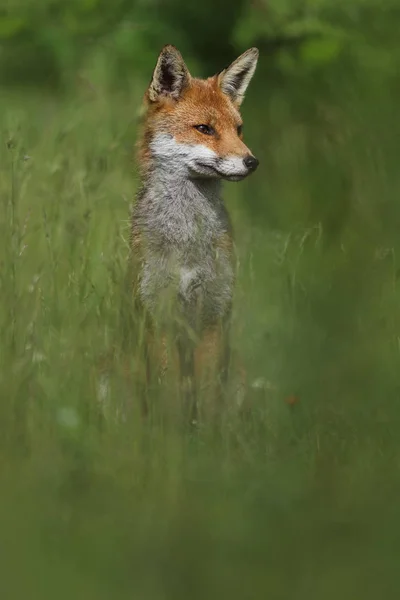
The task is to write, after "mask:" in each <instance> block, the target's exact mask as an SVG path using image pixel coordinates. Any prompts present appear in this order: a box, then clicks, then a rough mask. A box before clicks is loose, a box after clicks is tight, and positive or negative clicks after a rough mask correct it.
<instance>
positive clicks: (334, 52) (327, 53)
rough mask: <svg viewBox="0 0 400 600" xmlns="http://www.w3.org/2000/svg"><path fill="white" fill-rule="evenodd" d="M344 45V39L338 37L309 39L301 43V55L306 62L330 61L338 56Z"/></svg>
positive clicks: (319, 62)
mask: <svg viewBox="0 0 400 600" xmlns="http://www.w3.org/2000/svg"><path fill="white" fill-rule="evenodd" d="M342 46H343V43H342V40H340V39H338V38H321V39H318V40H316V39H314V40H308V41H306V42H304V43H303V44H302V45H301V49H300V56H301V58H302V59H303V60H304V61H305V62H306V63H312V64H322V63H328V62H332V61H333V60H335V59H336V58H337V57H338V55H339V54H340V51H341V49H342Z"/></svg>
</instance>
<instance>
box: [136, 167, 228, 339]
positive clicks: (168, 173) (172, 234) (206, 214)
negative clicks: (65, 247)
mask: <svg viewBox="0 0 400 600" xmlns="http://www.w3.org/2000/svg"><path fill="white" fill-rule="evenodd" d="M170 159H171V160H169V161H168V160H162V161H161V160H160V161H155V164H154V166H153V170H152V172H151V176H150V177H149V179H148V181H147V182H145V185H144V186H143V189H142V192H141V193H140V194H139V197H138V199H137V203H136V206H135V208H134V212H133V226H134V227H135V228H136V229H137V230H138V231H140V234H141V243H142V244H143V250H142V256H143V258H142V264H141V267H140V275H139V286H138V293H139V295H140V299H141V303H142V304H143V306H144V307H145V308H146V309H147V310H148V311H149V313H150V314H151V315H152V317H153V319H155V320H156V321H157V322H159V323H160V324H161V325H167V324H168V322H169V321H170V319H171V316H172V317H173V318H174V319H178V320H179V319H183V320H184V321H185V322H186V323H187V324H188V325H189V326H190V327H191V328H192V329H193V330H194V331H195V332H196V333H197V334H200V333H201V330H202V329H203V328H204V327H206V326H209V325H213V324H217V323H218V322H219V321H220V320H223V319H224V318H225V317H227V316H228V314H229V312H230V307H231V303H232V293H233V285H234V268H233V264H232V256H231V254H230V253H229V251H228V250H227V249H225V248H224V247H222V248H221V247H218V246H217V244H218V240H219V239H220V238H221V236H223V235H224V234H229V235H230V231H231V224H230V220H229V216H228V213H227V211H226V209H225V206H224V203H223V200H222V198H221V186H220V181H218V180H216V179H211V178H210V179H207V178H204V179H200V178H193V179H191V178H189V177H188V172H187V169H186V168H183V166H182V164H177V161H176V156H175V159H173V157H172V156H170ZM178 162H179V161H178Z"/></svg>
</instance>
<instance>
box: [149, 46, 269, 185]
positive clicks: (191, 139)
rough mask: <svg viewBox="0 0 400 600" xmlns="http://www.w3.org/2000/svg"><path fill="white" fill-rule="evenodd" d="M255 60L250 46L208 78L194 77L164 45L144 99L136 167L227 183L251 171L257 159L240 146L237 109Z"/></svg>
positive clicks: (179, 55) (179, 57)
mask: <svg viewBox="0 0 400 600" xmlns="http://www.w3.org/2000/svg"><path fill="white" fill-rule="evenodd" d="M257 60H258V50H257V48H251V49H249V50H247V51H246V52H245V53H244V54H242V55H241V56H239V58H237V59H236V60H235V61H234V62H233V63H232V64H231V65H230V66H229V67H227V68H226V69H224V70H223V71H221V72H220V73H218V74H216V75H214V76H213V77H210V78H208V79H205V80H203V79H196V78H193V77H192V76H191V75H190V73H189V71H188V69H187V67H186V65H185V62H184V60H183V58H182V56H181V54H180V52H179V51H178V50H177V49H176V48H175V47H174V46H171V45H168V46H165V47H164V48H163V49H162V51H161V53H160V55H159V57H158V60H157V64H156V66H155V69H154V72H153V76H152V79H151V82H150V85H149V87H148V89H147V91H146V94H145V99H144V102H145V114H146V116H145V131H144V136H143V140H142V145H141V162H142V165H143V166H144V167H146V166H147V167H148V168H153V167H156V166H157V165H160V167H161V168H163V169H170V170H171V171H172V172H173V173H175V174H176V175H179V174H183V175H184V176H185V177H188V178H193V179H195V178H196V179H198V178H200V179H205V178H207V179H208V178H213V179H226V180H229V181H239V180H241V179H243V178H244V177H246V176H247V175H249V174H250V173H252V172H253V171H255V169H256V168H257V166H258V160H257V159H256V158H255V156H253V154H252V153H251V152H250V150H249V149H248V147H247V146H246V145H245V144H244V142H243V137H242V119H241V116H240V112H239V108H240V105H241V103H242V101H243V99H244V95H245V92H246V89H247V86H248V85H249V83H250V80H251V78H252V77H253V75H254V71H255V69H256V65H257Z"/></svg>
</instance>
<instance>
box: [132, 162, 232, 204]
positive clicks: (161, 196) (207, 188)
mask: <svg viewBox="0 0 400 600" xmlns="http://www.w3.org/2000/svg"><path fill="white" fill-rule="evenodd" d="M143 188H144V189H146V191H147V193H146V195H150V196H151V198H152V200H153V202H154V203H156V204H160V205H161V204H164V203H166V202H168V203H169V204H173V205H175V206H176V207H178V206H179V207H180V209H181V210H183V211H184V212H186V210H185V209H187V210H189V212H192V211H193V209H195V208H197V209H199V208H200V207H201V206H203V207H204V208H206V206H207V205H211V206H212V205H218V204H221V202H222V196H221V181H220V180H218V179H211V178H190V177H189V175H188V173H187V171H186V170H181V169H179V168H174V167H173V164H171V165H163V164H158V165H152V168H151V169H150V170H149V171H148V172H147V173H146V175H145V176H144V177H143ZM211 206H210V208H211Z"/></svg>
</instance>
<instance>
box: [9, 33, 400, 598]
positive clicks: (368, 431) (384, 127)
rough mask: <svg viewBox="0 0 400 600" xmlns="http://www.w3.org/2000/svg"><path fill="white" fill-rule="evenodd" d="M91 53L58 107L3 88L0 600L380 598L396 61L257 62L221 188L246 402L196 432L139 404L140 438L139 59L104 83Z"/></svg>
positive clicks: (385, 580)
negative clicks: (135, 310) (131, 269)
mask: <svg viewBox="0 0 400 600" xmlns="http://www.w3.org/2000/svg"><path fill="white" fill-rule="evenodd" d="M393 29H394V26H393ZM387 31H388V32H389V31H392V28H391V27H389V24H388V28H387ZM357 48H358V46H357V45H356V49H357ZM314 50H315V49H314ZM325 50H326V48H325ZM319 51H320V52H323V47H322V50H321V48H320V49H319ZM108 52H109V50H108V49H107V48H106V49H105V50H102V51H101V52H100V51H96V53H94V54H93V56H92V58H91V60H89V61H88V62H87V63H85V65H84V67H83V68H82V74H81V75H80V76H79V78H78V77H76V78H73V79H72V80H71V81H72V82H71V83H69V85H68V86H67V91H65V90H63V91H62V93H61V92H60V91H58V92H57V93H55V92H54V91H49V90H46V89H42V88H24V87H18V86H2V87H1V88H0V141H1V144H0V203H1V211H0V295H1V303H0V332H1V338H0V340H1V343H0V365H1V369H0V400H1V401H0V481H1V494H0V524H1V525H0V530H1V549H2V561H1V562H2V567H1V578H0V580H1V581H0V593H1V596H2V597H3V598H5V599H7V600H13V599H14V598H15V599H17V600H19V599H20V598H25V597H26V596H29V597H30V598H33V599H36V598H37V599H38V600H39V599H40V600H44V599H46V598H54V597H57V598H60V600H61V599H63V598H71V597H76V598H81V597H82V598H85V599H87V600H89V599H90V598H96V600H101V599H103V598H104V599H106V598H121V599H124V598H135V599H136V598H138V599H141V600H153V599H154V600H159V599H160V600H161V599H167V598H176V599H179V598H193V599H196V598H199V599H205V598H207V599H210V600H211V599H213V598H230V599H232V600H233V599H235V598H249V599H250V598H266V597H268V598H272V599H277V600H278V599H286V598H288V599H289V598H290V599H292V598H293V599H296V600H302V599H303V598H304V599H305V598H307V599H313V598H315V599H320V598H323V599H324V600H330V599H331V598H332V599H334V598H335V599H336V598H338V597H340V598H342V599H343V600H347V599H349V600H355V599H356V598H363V600H369V599H371V600H372V599H374V600H375V599H376V598H384V599H385V600H389V599H390V598H397V597H398V589H399V584H400V577H399V569H398V565H399V559H400V542H399V540H400V509H399V502H398V497H399V496H398V492H399V491H400V436H399V426H400V405H399V402H400V375H399V362H400V342H399V340H400V310H399V300H400V291H399V276H400V265H399V259H398V256H399V250H400V244H399V239H400V238H399V226H400V203H399V198H398V194H399V190H400V179H399V169H398V156H399V142H398V140H399V139H400V137H399V134H400V130H399V128H400V120H399V119H398V101H397V93H398V89H399V87H398V75H397V72H398V71H397V70H396V69H397V67H396V65H397V63H395V59H394V58H393V57H392V58H391V59H390V60H389V59H388V58H387V56H388V55H387V54H385V53H384V52H383V50H382V52H381V54H379V53H378V52H377V51H376V48H375V50H374V53H372V51H371V53H370V54H368V53H367V50H366V47H364V46H363V47H362V52H361V54H362V56H363V57H364V58H365V57H366V58H365V60H364V62H363V61H362V60H360V61H359V62H358V63H357V70H355V66H354V65H355V63H354V61H353V62H351V61H350V59H348V57H347V59H346V60H345V59H344V58H337V57H336V56H335V60H333V59H332V61H331V62H329V61H325V62H324V60H322V61H318V60H314V59H315V55H313V54H312V48H311V50H310V48H309V49H308V53H309V55H308V58H309V59H310V62H309V63H306V64H305V65H303V68H302V70H301V72H297V71H296V69H295V68H294V66H293V65H292V63H290V65H289V67H290V68H289V67H288V69H289V71H285V73H286V75H285V76H283V75H282V72H283V71H282V69H281V68H279V69H278V68H277V67H276V65H275V66H272V67H271V65H268V64H266V63H267V56H266V55H264V56H263V54H262V53H261V58H260V71H259V72H258V73H257V75H256V77H255V79H254V83H252V84H251V85H250V88H249V90H248V94H247V98H246V101H245V103H244V106H243V116H244V124H245V128H244V131H245V140H246V142H247V143H248V145H249V146H250V147H251V148H252V150H253V151H254V153H255V154H256V155H257V156H258V157H259V158H260V167H259V169H258V171H257V173H255V174H254V176H252V177H251V178H249V179H248V180H245V181H243V182H241V183H238V184H232V183H231V184H228V183H227V184H225V187H224V195H225V199H226V204H227V206H228V208H229V211H230V214H231V216H232V219H233V223H234V229H235V237H236V244H237V251H238V257H239V261H238V283H237V290H236V297H235V306H234V328H233V340H232V341H233V345H234V347H235V348H236V349H237V350H238V351H240V353H241V354H242V356H243V357H244V362H245V366H246V369H247V372H248V376H249V386H248V389H247V399H248V401H249V404H250V406H251V409H250V410H249V411H248V412H247V413H246V415H245V416H243V415H240V414H237V413H232V414H231V415H230V416H228V417H227V418H226V419H225V420H224V423H223V425H222V426H221V427H220V428H219V429H218V430H217V431H216V430H215V428H214V427H212V426H211V425H210V424H207V423H204V424H203V425H202V426H201V427H200V428H199V430H198V431H196V432H193V431H190V430H189V429H182V428H181V427H179V426H177V425H176V423H175V422H174V421H173V420H172V421H171V420H168V419H165V418H164V417H163V416H162V411H159V412H157V406H168V403H169V402H173V398H170V397H169V396H168V394H167V393H165V392H160V391H159V390H155V391H154V402H155V406H156V409H155V418H153V419H151V420H150V421H148V422H143V421H142V420H141V419H140V418H139V416H138V412H137V410H136V408H137V406H136V405H137V402H136V399H137V394H138V386H137V382H135V380H134V378H132V377H129V376H127V373H126V358H127V356H128V359H129V352H130V351H131V350H132V348H134V347H135V344H137V343H138V340H137V338H136V337H135V334H134V333H133V328H132V330H131V329H130V328H131V327H133V326H132V323H131V318H130V314H129V312H130V302H131V298H130V297H129V293H128V292H127V288H126V277H127V256H128V237H129V213H130V207H131V204H132V202H134V198H135V190H136V187H137V177H136V174H135V168H134V161H133V156H134V153H133V148H134V144H135V141H136V135H137V123H138V116H139V111H140V103H141V97H142V94H143V91H144V89H145V86H146V85H147V82H148V79H149V75H150V70H149V69H151V68H152V63H151V61H152V60H153V58H154V60H155V56H156V55H155V56H154V57H153V55H151V61H150V59H149V58H148V55H146V61H148V63H147V64H146V69H142V70H140V69H138V71H137V73H135V74H134V76H132V77H129V76H128V75H126V74H125V78H124V80H123V82H122V83H121V82H120V85H117V84H116V73H115V71H113V73H112V76H111V75H110V74H109V63H108V62H107V61H108V57H107V54H108ZM378 55H379V60H378V58H376V57H377V56H378ZM373 58H375V61H374V60H373ZM143 60H144V59H143ZM123 64H125V63H123ZM192 64H193V66H196V65H198V63H197V62H196V60H195V59H194V58H193V57H192ZM285 65H286V67H287V64H286V63H285ZM285 65H284V66H285ZM281 67H282V65H281ZM286 67H285V68H286ZM282 68H283V67H282ZM287 73H290V76H289V75H288V74H287ZM105 74H107V77H106V76H105ZM207 74H209V73H207ZM104 364H105V365H106V367H104ZM104 370H106V371H107V374H108V380H107V382H108V383H107V386H105V385H104V380H103V379H102V373H104ZM102 382H103V386H102V385H101V383H102ZM127 407H128V410H127Z"/></svg>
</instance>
